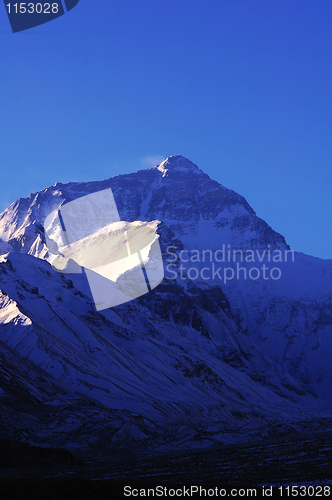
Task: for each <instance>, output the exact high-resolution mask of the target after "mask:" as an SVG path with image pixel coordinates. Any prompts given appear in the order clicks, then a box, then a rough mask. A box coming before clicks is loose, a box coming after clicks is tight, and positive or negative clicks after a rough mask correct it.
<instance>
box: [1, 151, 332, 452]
mask: <svg viewBox="0 0 332 500" xmlns="http://www.w3.org/2000/svg"><path fill="white" fill-rule="evenodd" d="M106 188H112V191H113V195H114V198H115V201H116V204H117V208H118V211H119V214H120V218H121V219H122V220H125V221H128V222H132V221H135V220H142V221H152V220H158V221H160V222H158V229H157V232H158V234H159V235H160V245H161V249H162V252H163V257H164V264H165V279H164V280H163V282H162V283H161V284H160V285H159V286H158V287H157V288H156V289H155V290H153V291H151V292H150V293H148V294H146V295H144V296H142V297H140V298H138V299H136V300H134V301H132V302H129V303H127V304H123V305H120V306H117V307H115V308H112V309H109V310H105V311H103V312H102V313H100V312H97V311H96V310H95V308H94V306H93V302H92V299H91V294H90V290H89V287H88V284H87V281H86V278H85V276H84V275H77V274H74V275H70V274H66V275H64V274H60V273H57V272H55V271H54V270H53V269H52V267H51V266H50V264H49V263H48V262H47V259H48V257H49V254H48V251H47V247H46V245H45V235H44V229H43V222H44V219H45V218H46V217H47V215H48V214H49V213H50V212H51V211H52V210H53V209H54V208H56V207H57V206H58V205H59V203H60V201H61V200H66V201H71V200H74V199H76V198H78V197H81V196H84V195H86V194H89V193H91V192H95V191H98V190H102V189H106ZM0 238H1V241H0V251H1V253H2V254H3V256H2V257H1V261H0V289H1V296H0V325H1V329H0V341H1V344H0V353H1V357H0V359H1V363H2V369H1V379H0V388H1V389H0V391H1V393H0V405H2V406H1V407H2V411H3V414H6V415H7V417H6V418H5V419H3V420H2V421H3V425H2V430H1V433H2V434H3V436H4V437H8V436H12V437H19V438H20V439H27V440H31V441H33V442H37V443H38V442H44V443H53V444H54V443H55V444H61V445H63V444H65V443H68V442H69V443H72V444H73V445H77V446H82V445H83V444H94V445H96V446H97V445H98V446H101V444H102V443H105V446H113V445H114V444H117V445H119V444H123V445H126V444H128V443H129V442H131V443H132V444H133V443H136V444H135V446H136V445H137V446H147V445H149V446H156V447H159V448H165V447H166V448H167V447H168V446H173V447H174V446H179V447H180V446H197V445H201V446H204V445H208V444H212V443H214V442H230V441H236V440H240V439H247V438H248V436H250V435H253V434H254V433H257V432H260V433H261V435H268V433H269V432H270V431H269V429H270V428H271V424H272V423H273V424H275V423H279V424H281V425H290V424H291V425H297V424H298V423H299V422H300V421H301V420H304V419H309V420H310V419H316V418H319V417H327V416H328V415H329V411H330V410H329V405H330V403H329V400H328V398H329V395H330V388H331V383H332V377H331V370H330V362H329V360H330V355H331V351H332V345H331V338H332V321H331V311H330V297H331V292H330V283H331V278H332V272H331V264H330V262H329V261H323V260H320V259H315V258H312V257H309V256H305V255H303V254H294V255H293V254H292V253H288V254H287V253H286V252H287V251H289V247H288V245H287V244H286V242H285V240H284V238H283V237H282V236H281V235H280V234H278V233H276V232H275V231H273V230H272V228H270V227H269V226H268V225H267V224H266V223H265V222H264V221H262V220H261V219H260V218H259V217H257V216H256V214H255V212H254V211H253V210H252V208H251V207H250V206H249V205H248V203H247V202H246V200H245V199H244V198H243V197H241V196H240V195H238V194H236V193H235V192H233V191H230V190H228V189H226V188H224V187H223V186H220V185H219V184H218V183H217V182H215V181H213V180H211V179H210V178H209V177H208V176H207V175H206V174H204V173H203V172H202V171H201V170H200V169H199V168H198V167H196V166H195V165H194V164H193V163H192V162H190V161H189V160H187V159H185V158H183V157H181V156H175V157H170V158H168V159H167V160H165V161H164V162H163V163H162V164H160V165H159V166H157V167H155V168H153V169H149V170H144V171H139V172H137V173H133V174H128V175H123V176H118V177H114V178H112V179H108V180H105V181H101V182H89V183H68V184H65V185H62V184H56V185H55V186H53V187H50V188H47V189H45V190H43V191H41V192H39V193H34V194H32V195H30V197H29V198H26V199H20V200H18V201H17V202H15V203H14V204H13V205H11V206H10V207H9V208H8V209H7V210H5V211H4V212H3V213H2V214H1V216H0ZM224 245H225V247H224V252H226V253H224V254H221V253H219V254H218V258H217V259H216V252H217V251H218V250H219V251H221V249H222V248H223V246H224ZM170 249H171V250H170ZM228 249H230V250H238V251H240V250H241V251H242V262H241V253H240V252H238V254H237V255H236V256H235V258H234V256H233V255H232V254H231V259H227V250H228ZM204 250H206V251H208V252H206V253H205V258H204V259H203V251H204ZM249 251H251V252H253V253H252V254H250V252H249ZM264 251H265V254H264ZM170 252H171V253H170ZM255 252H256V253H255ZM268 252H269V253H268ZM273 252H274V253H273ZM221 255H224V257H225V256H226V259H225V260H224V261H222V259H220V256H221ZM253 255H254V257H255V259H254V261H253V260H252V256H253ZM285 255H288V261H287V262H285ZM248 256H251V258H248ZM246 258H247V259H246ZM280 259H281V260H280ZM238 263H239V264H240V266H241V267H242V268H243V269H244V270H242V271H241V272H240V275H239V279H237V276H236V273H237V268H236V266H237V264H238ZM170 264H171V267H169V265H170ZM263 265H266V267H268V268H269V271H266V273H267V276H268V279H266V276H265V277H264V275H263V274H264V273H265V271H264V273H263V272H262V271H261V268H262V266H263ZM213 266H214V267H213ZM253 267H256V268H257V269H259V270H260V277H259V278H255V276H256V275H257V271H256V274H255V272H253V273H252V277H253V278H250V277H249V272H251V271H250V270H251V268H253ZM271 268H278V269H280V272H281V276H280V277H279V278H278V279H274V278H276V276H277V275H278V274H279V273H278V271H273V273H274V274H273V275H272V276H274V278H273V277H271V275H270V270H271ZM193 269H194V271H193ZM203 269H205V270H204V271H203ZM218 269H220V271H219V273H218V272H216V270H218ZM225 269H228V271H226V275H225V274H224V273H225ZM232 271H233V272H234V277H233V278H232V279H231V278H230V276H231V275H232ZM245 271H246V272H247V276H246V278H245V277H244V276H245ZM213 272H214V274H213ZM225 277H226V278H227V279H226V280H225Z"/></svg>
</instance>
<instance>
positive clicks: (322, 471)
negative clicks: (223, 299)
mask: <svg viewBox="0 0 332 500" xmlns="http://www.w3.org/2000/svg"><path fill="white" fill-rule="evenodd" d="M2 451H3V450H2ZM37 451H38V449H36V452H37ZM21 452H22V450H21V451H20V450H17V449H16V450H15V454H16V456H17V458H18V461H17V464H18V465H17V466H16V467H13V466H11V467H6V466H3V467H2V468H1V469H0V498H1V500H6V499H23V498H24V499H25V498H27V499H34V500H37V499H43V500H47V499H60V498H61V499H66V498H68V499H69V498H75V499H94V500H98V499H104V498H108V499H113V498H114V499H116V498H133V496H130V495H129V493H128V492H129V491H130V489H129V487H131V488H138V489H142V488H143V489H144V488H145V493H146V496H148V495H147V489H148V488H155V487H156V486H158V485H159V486H160V487H161V486H162V487H163V488H168V489H170V488H174V487H176V488H182V491H183V487H187V488H190V487H191V486H197V487H198V488H199V487H200V486H202V487H204V488H207V489H208V488H209V489H215V488H216V487H217V488H218V490H219V491H220V489H222V488H225V490H226V496H229V492H230V491H231V489H232V488H257V494H256V496H257V497H259V496H260V492H261V490H262V487H263V486H264V487H265V488H267V487H270V486H271V485H274V490H273V498H278V497H280V490H278V487H280V486H281V485H282V486H284V487H286V486H289V485H298V486H300V485H306V486H307V487H308V485H312V486H314V488H319V486H324V485H330V486H331V491H332V432H331V431H324V432H319V433H315V434H311V435H306V436H304V435H301V436H296V437H287V438H284V440H281V439H280V440H278V441H277V440H273V441H265V442H259V443H251V444H247V445H232V446H225V447H219V448H215V449H211V448H210V449H208V450H203V451H202V450H200V451H190V452H189V451H188V452H174V453H167V454H161V453H160V454H154V456H151V455H150V456H149V455H146V456H143V455H140V456H136V457H134V456H133V455H126V454H123V453H122V452H120V451H119V455H118V456H117V457H113V458H112V459H109V458H108V459H107V457H103V458H101V457H98V459H96V458H95V459H93V458H92V457H91V458H89V459H87V458H86V457H85V459H83V460H82V457H79V456H78V457H77V458H74V459H73V460H70V458H69V455H67V454H66V453H64V454H61V450H60V452H59V453H55V452H54V451H53V452H52V451H50V453H51V459H50V460H47V457H45V453H44V451H41V454H40V458H39V460H40V464H39V463H38V458H36V457H34V458H33V459H32V460H31V463H32V462H33V463H34V465H33V466H28V465H26V464H24V460H21V461H20V460H19V458H20V453H21ZM52 453H53V454H52ZM7 455H8V457H9V456H10V452H9V451H8V449H7ZM37 455H38V453H37ZM2 457H3V458H4V454H3V453H2ZM62 461H64V462H65V463H63V462H62ZM2 465H4V464H2ZM125 486H127V496H125V495H124V487H125ZM312 486H311V488H312ZM163 491H165V490H163ZM312 491H313V490H312ZM319 491H320V490H316V494H317V493H319ZM326 491H327V490H326ZM134 493H136V492H134ZM137 493H139V491H138V492H137ZM321 493H322V494H321V495H320V496H329V495H324V494H323V491H322V492H321ZM149 496H150V497H152V492H150V494H149ZM154 496H155V497H156V496H157V495H156V491H155V492H154ZM159 496H160V495H159ZM219 496H220V495H219ZM240 496H242V497H244V498H247V497H250V496H253V495H252V494H249V495H248V496H246V495H240ZM283 496H284V497H285V496H287V495H286V491H285V490H284V493H283ZM302 496H303V495H302ZM310 496H313V495H312V494H311V495H310ZM164 497H165V495H164ZM196 497H197V498H198V496H196V495H193V496H192V498H196ZM203 497H204V495H202V498H203Z"/></svg>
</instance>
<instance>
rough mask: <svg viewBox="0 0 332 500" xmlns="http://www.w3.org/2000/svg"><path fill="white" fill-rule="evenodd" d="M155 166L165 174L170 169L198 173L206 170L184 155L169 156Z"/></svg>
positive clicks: (171, 170)
mask: <svg viewBox="0 0 332 500" xmlns="http://www.w3.org/2000/svg"><path fill="white" fill-rule="evenodd" d="M155 168H157V169H158V170H159V171H160V172H162V173H163V174H164V175H165V174H166V173H167V172H168V171H170V172H184V173H189V172H190V173H192V174H198V173H201V174H204V172H202V171H201V170H200V169H199V168H198V167H197V165H195V164H194V163H193V162H192V161H190V160H188V159H187V158H184V156H181V155H175V156H169V157H168V158H166V160H164V161H163V162H162V163H160V164H159V165H157V166H156V167H155ZM204 175H206V174H204Z"/></svg>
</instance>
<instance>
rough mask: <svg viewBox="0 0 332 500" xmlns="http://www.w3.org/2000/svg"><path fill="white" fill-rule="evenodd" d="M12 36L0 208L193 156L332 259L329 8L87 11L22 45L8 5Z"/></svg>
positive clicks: (306, 245) (127, 1) (217, 0)
mask: <svg viewBox="0 0 332 500" xmlns="http://www.w3.org/2000/svg"><path fill="white" fill-rule="evenodd" d="M0 31H1V33H0V43H1V49H0V67H1V74H0V90H1V94H0V100H1V108H0V109H1V134H0V162H1V163H0V168H1V184H0V209H1V210H2V209H3V208H5V207H6V206H8V205H9V204H10V203H11V202H13V201H14V200H15V199H17V198H18V197H24V196H27V195H29V193H30V192H33V191H37V190H40V189H42V188H44V187H46V186H48V185H51V184H54V183H55V182H57V181H59V182H67V181H72V180H75V181H85V180H91V179H103V178H107V177H111V176H113V175H118V174H120V173H125V172H130V171H135V170H138V169H140V168H143V167H145V166H151V164H152V163H157V161H158V159H159V158H161V159H162V158H165V157H167V156H170V155H175V154H182V155H183V156H186V157H187V158H189V159H190V160H192V161H193V162H194V163H196V164H197V165H198V166H199V167H200V168H201V169H202V170H204V171H205V172H206V173H208V174H209V175H210V176H211V177H212V178H214V179H216V180H217V181H218V182H220V183H221V184H223V185H224V186H226V187H228V188H231V189H234V190H235V191H237V192H239V193H240V194H242V195H243V196H245V198H246V199H247V200H248V202H249V203H250V204H251V206H252V207H253V208H254V210H255V211H256V213H257V214H258V215H259V216H260V217H262V218H263V219H265V220H266V221H267V222H268V223H269V224H270V225H271V226H272V227H273V229H275V230H277V231H278V232H280V233H282V234H283V235H284V236H285V237H286V240H287V242H288V243H289V244H290V245H291V247H292V248H293V249H294V250H297V251H303V252H305V253H308V254H311V255H315V256H319V257H323V258H331V257H332V235H331V220H332V201H331V200H332V196H331V188H332V168H331V163H332V143H331V138H332V2H331V0H311V1H307V0H141V1H138V0H80V2H79V4H78V5H77V7H75V8H74V9H73V10H72V11H71V12H69V13H68V14H66V15H64V16H62V17H60V18H58V19H56V20H54V21H52V22H51V23H48V24H45V25H43V26H40V27H38V28H34V29H31V30H29V31H26V32H21V33H16V34H11V33H10V25H9V21H8V19H7V17H6V11H5V7H4V5H2V4H1V5H0ZM154 159H155V161H154Z"/></svg>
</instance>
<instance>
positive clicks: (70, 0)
mask: <svg viewBox="0 0 332 500" xmlns="http://www.w3.org/2000/svg"><path fill="white" fill-rule="evenodd" d="M79 1H80V0H65V4H66V9H67V12H69V11H70V10H71V9H73V8H74V7H75V6H76V5H77V4H78V2H79Z"/></svg>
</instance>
